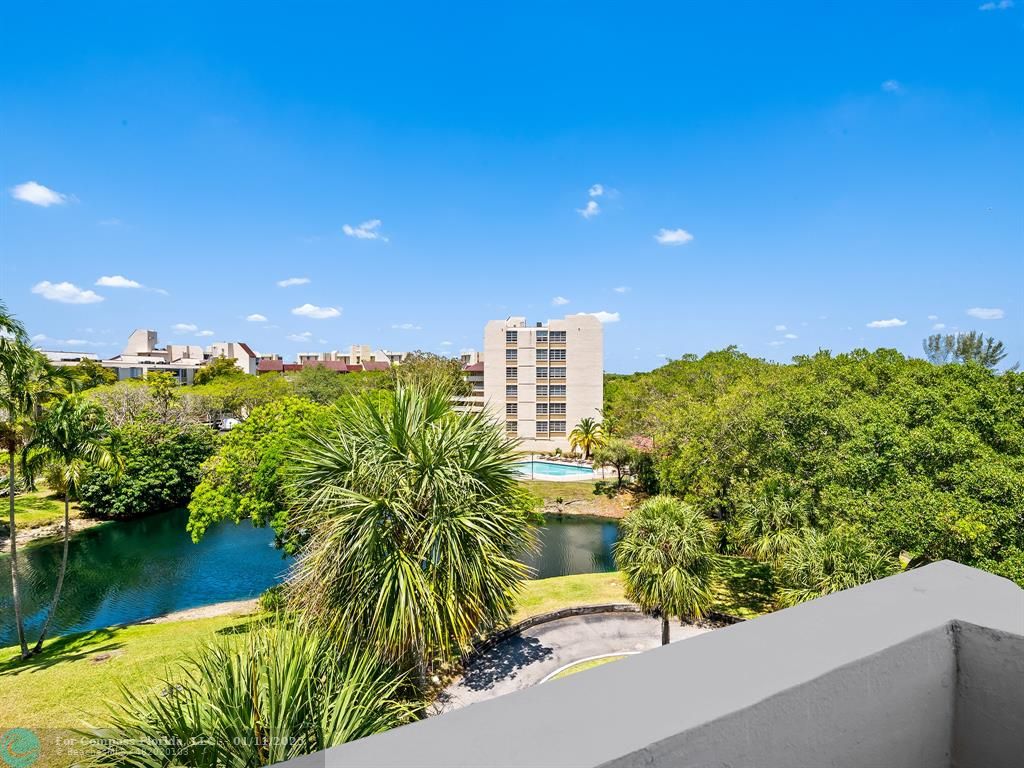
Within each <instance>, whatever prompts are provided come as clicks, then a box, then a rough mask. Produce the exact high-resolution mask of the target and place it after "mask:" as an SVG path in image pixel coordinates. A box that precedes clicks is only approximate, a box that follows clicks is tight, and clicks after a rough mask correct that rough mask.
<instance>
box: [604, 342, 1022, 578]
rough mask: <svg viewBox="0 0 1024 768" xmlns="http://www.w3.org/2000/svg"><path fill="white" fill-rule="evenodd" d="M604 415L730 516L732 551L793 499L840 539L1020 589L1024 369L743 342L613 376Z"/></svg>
mask: <svg viewBox="0 0 1024 768" xmlns="http://www.w3.org/2000/svg"><path fill="white" fill-rule="evenodd" d="M605 411H606V412H605V417H606V418H605V424H606V427H610V429H611V431H612V432H613V433H614V434H617V435H622V436H632V435H644V436H647V437H650V438H653V442H654V450H653V452H652V458H653V461H654V464H655V470H656V473H657V481H658V484H659V486H660V488H661V490H662V492H667V493H670V494H672V495H675V496H678V497H680V498H682V499H684V500H685V501H687V502H688V503H690V504H692V505H693V506H695V507H696V508H698V509H700V510H702V511H704V512H705V513H706V514H708V515H709V516H711V517H713V518H716V519H718V520H720V521H722V522H724V523H725V526H724V528H723V531H724V533H723V536H724V537H725V539H724V540H723V543H722V546H723V547H729V546H734V547H740V548H742V546H743V545H742V543H741V542H742V540H743V536H742V533H741V531H740V530H739V529H740V526H741V524H742V523H743V522H744V521H746V522H747V524H748V525H749V524H750V521H751V516H752V515H758V514H761V515H767V514H768V513H769V511H770V509H771V508H772V507H773V506H775V507H777V506H778V505H780V504H784V505H786V506H787V508H788V509H790V510H791V511H792V514H794V515H796V516H797V517H798V518H801V519H806V525H807V526H808V527H809V528H810V529H812V530H816V531H830V530H832V529H833V528H836V527H839V526H844V530H845V531H846V532H847V534H848V535H847V538H846V539H842V540H841V541H838V540H837V541H836V542H835V543H837V544H843V545H846V544H849V541H848V540H849V537H850V536H857V535H861V536H864V537H866V538H867V539H868V541H867V543H864V542H861V544H863V545H864V546H868V547H869V548H870V549H871V551H872V552H875V551H876V550H880V551H882V552H885V553H889V555H891V556H892V557H895V556H896V555H900V554H902V556H903V560H904V563H906V562H908V561H910V562H922V561H931V560H937V559H942V558H949V559H953V560H957V561H959V562H962V563H967V564H970V565H976V566H980V567H984V568H987V569H989V570H992V571H995V572H997V573H1000V574H1003V575H1006V576H1009V577H1011V578H1015V579H1017V580H1018V581H1019V582H1021V583H1024V376H1022V375H1021V374H1020V373H1018V372H1016V371H1007V372H1004V373H997V372H994V371H992V370H989V369H988V368H986V367H985V366H984V365H981V364H978V363H975V362H969V363H966V364H949V365H933V364H931V363H929V362H928V361H926V360H920V359H913V358H906V357H904V356H903V355H901V354H899V353H898V352H896V351H894V350H887V349H880V350H877V351H875V352H868V351H867V350H855V351H853V352H850V353H848V354H839V355H832V354H830V353H828V352H824V351H823V352H820V353H818V354H816V355H813V356H807V357H798V358H795V359H794V361H793V363H792V364H789V365H780V364H775V363H768V362H765V361H762V360H757V359H754V358H751V357H748V356H747V355H744V354H742V353H740V352H738V351H737V350H736V349H732V348H731V349H727V350H724V351H721V352H714V353H711V354H708V355H705V356H704V357H703V358H699V359H698V358H696V357H694V356H689V357H686V358H684V359H681V360H677V361H673V362H671V363H669V364H668V365H665V366H663V367H662V368H659V369H657V370H655V371H651V372H650V373H640V374H634V375H631V376H609V377H608V380H607V383H606V409H605ZM801 525H803V524H802V523H801V524H796V523H794V524H793V525H792V526H791V527H796V528H797V529H799V528H800V526H801ZM785 528H786V526H785V525H776V526H775V527H774V529H773V530H776V531H784V530H785ZM861 544H858V546H861ZM819 545H820V542H819ZM803 546H805V547H810V546H811V543H808V542H806V541H805V542H803ZM805 554H807V555H808V557H811V556H812V555H813V552H811V551H810V550H809V551H808V552H807V553H805ZM882 570H883V571H884V569H882Z"/></svg>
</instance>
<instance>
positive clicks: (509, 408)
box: [505, 403, 564, 416]
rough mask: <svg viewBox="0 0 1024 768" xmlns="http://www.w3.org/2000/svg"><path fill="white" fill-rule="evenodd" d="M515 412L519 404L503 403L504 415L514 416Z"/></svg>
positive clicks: (517, 410)
mask: <svg viewBox="0 0 1024 768" xmlns="http://www.w3.org/2000/svg"><path fill="white" fill-rule="evenodd" d="M563 405H564V403H563ZM517 413H519V404H518V403H505V415H506V416H515V415H516V414H517Z"/></svg>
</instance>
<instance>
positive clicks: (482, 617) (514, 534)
mask: <svg viewBox="0 0 1024 768" xmlns="http://www.w3.org/2000/svg"><path fill="white" fill-rule="evenodd" d="M330 421H331V423H330V424H329V426H327V427H321V428H320V429H318V430H316V431H314V432H312V433H311V434H310V435H309V436H308V439H307V440H306V441H305V442H304V443H303V444H302V445H301V446H299V447H298V449H297V450H295V451H294V452H293V455H292V472H293V481H292V483H291V493H292V494H293V495H294V497H295V498H296V500H297V510H298V511H297V525H296V528H302V529H305V530H306V531H307V533H308V535H309V539H308V541H307V543H306V544H305V545H304V548H303V550H302V552H301V553H300V555H299V558H298V560H297V562H296V564H295V566H294V568H293V571H292V573H291V574H290V578H289V598H290V599H291V600H292V601H293V602H294V603H295V604H297V605H298V606H299V607H301V608H304V609H306V610H307V611H308V612H309V613H311V614H313V615H317V616H319V617H321V618H322V619H324V620H327V621H332V622H336V623H337V625H338V626H339V627H341V631H342V632H343V633H344V635H345V637H346V638H347V639H348V640H349V641H353V642H361V643H364V644H367V645H369V646H371V647H373V648H376V649H379V650H380V652H381V653H383V654H384V655H385V657H386V658H388V659H390V660H394V661H398V662H401V663H404V664H406V665H407V667H409V668H414V669H415V670H416V672H417V674H418V676H419V679H420V684H421V686H425V685H426V676H427V671H428V667H429V660H430V659H432V658H436V656H432V654H438V655H442V656H446V657H448V658H450V654H453V653H460V652H463V651H464V650H465V649H467V648H468V646H469V644H470V642H471V641H472V639H473V638H474V637H475V636H477V635H478V634H479V633H480V632H481V631H484V630H487V629H490V628H492V627H494V626H497V625H500V624H503V623H505V622H507V621H508V620H509V618H510V617H511V615H512V611H513V609H514V606H515V594H516V591H517V589H518V586H519V584H520V582H521V580H522V579H524V578H525V577H526V576H527V574H528V571H527V569H526V567H525V566H523V565H522V564H521V563H519V562H518V560H517V557H518V556H520V555H521V554H522V553H523V552H524V551H525V550H527V549H528V548H529V547H531V546H532V545H533V542H534V534H533V529H532V526H531V523H530V521H529V518H528V511H527V510H528V508H529V502H528V500H527V498H526V495H525V493H524V491H523V490H522V489H521V486H520V485H519V483H518V481H517V473H516V467H515V463H516V461H517V460H518V452H517V445H516V443H515V442H514V441H511V440H508V439H507V438H506V437H505V435H504V432H503V430H502V429H501V428H500V427H499V426H498V425H496V424H495V423H494V422H493V421H492V420H491V419H490V418H489V417H488V416H486V415H485V414H483V413H459V412H455V411H453V410H452V406H451V398H450V394H449V391H448V390H446V389H444V388H430V389H419V388H410V387H407V386H405V385H404V384H402V383H401V382H400V383H399V384H398V387H397V389H396V391H395V393H394V395H393V397H392V398H390V399H389V401H385V402H381V398H379V397H370V396H363V397H362V398H359V399H356V400H355V401H354V402H352V403H350V404H348V405H345V406H344V407H337V408H336V410H335V412H334V415H333V418H332V419H331V420H330Z"/></svg>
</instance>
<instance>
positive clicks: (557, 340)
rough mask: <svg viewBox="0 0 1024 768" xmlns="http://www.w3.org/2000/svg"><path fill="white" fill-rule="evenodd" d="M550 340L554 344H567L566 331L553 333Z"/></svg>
mask: <svg viewBox="0 0 1024 768" xmlns="http://www.w3.org/2000/svg"><path fill="white" fill-rule="evenodd" d="M549 338H550V340H551V343H552V344H565V331H552V332H551V335H550V336H549Z"/></svg>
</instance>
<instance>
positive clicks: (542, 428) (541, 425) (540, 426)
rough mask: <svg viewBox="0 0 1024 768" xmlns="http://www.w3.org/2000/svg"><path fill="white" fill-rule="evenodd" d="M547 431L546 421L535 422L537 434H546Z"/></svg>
mask: <svg viewBox="0 0 1024 768" xmlns="http://www.w3.org/2000/svg"><path fill="white" fill-rule="evenodd" d="M547 433H548V423H547V422H546V421H538V422H537V434H538V435H546V434H547Z"/></svg>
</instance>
